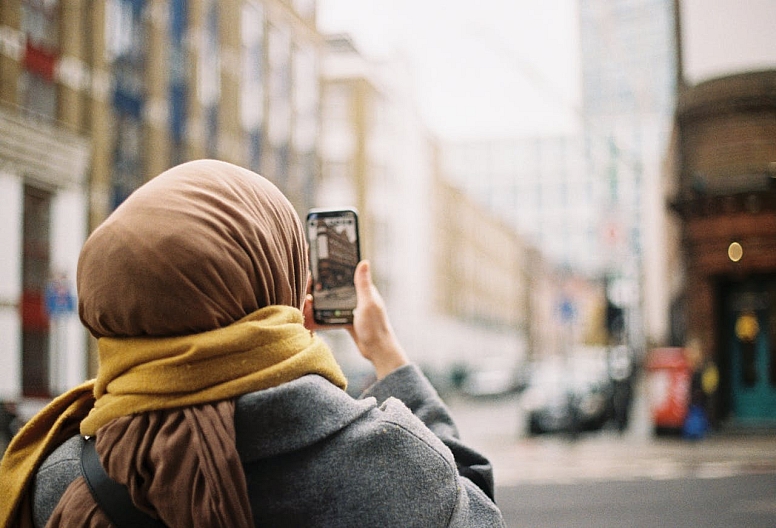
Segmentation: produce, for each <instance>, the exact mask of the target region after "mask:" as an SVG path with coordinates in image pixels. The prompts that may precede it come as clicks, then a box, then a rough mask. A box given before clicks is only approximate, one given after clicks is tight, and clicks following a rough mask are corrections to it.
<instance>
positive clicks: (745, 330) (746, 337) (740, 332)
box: [736, 312, 760, 343]
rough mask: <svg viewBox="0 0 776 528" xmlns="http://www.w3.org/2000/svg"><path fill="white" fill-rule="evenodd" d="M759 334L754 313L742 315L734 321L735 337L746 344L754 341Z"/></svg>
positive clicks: (758, 326) (758, 325)
mask: <svg viewBox="0 0 776 528" xmlns="http://www.w3.org/2000/svg"><path fill="white" fill-rule="evenodd" d="M759 332H760V324H759V323H758V322H757V316H756V315H755V314H754V312H746V313H742V314H741V315H739V316H738V319H736V337H738V339H740V340H741V341H746V342H748V343H750V342H752V341H754V340H755V338H756V337H757V334H758V333H759Z"/></svg>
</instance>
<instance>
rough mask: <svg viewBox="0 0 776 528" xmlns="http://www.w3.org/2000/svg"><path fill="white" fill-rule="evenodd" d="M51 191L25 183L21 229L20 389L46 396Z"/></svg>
mask: <svg viewBox="0 0 776 528" xmlns="http://www.w3.org/2000/svg"><path fill="white" fill-rule="evenodd" d="M50 217H51V195H50V194H49V193H48V192H46V191H43V190H40V189H37V188H34V187H30V186H25V188H24V212H23V219H22V222H23V228H22V229H23V231H22V392H23V394H24V396H31V397H47V396H50V388H49V322H48V316H47V314H46V310H45V291H46V283H47V282H48V278H49V271H50V270H49V268H50V258H49V224H50Z"/></svg>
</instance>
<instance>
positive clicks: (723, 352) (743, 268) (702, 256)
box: [671, 70, 776, 425]
mask: <svg viewBox="0 0 776 528" xmlns="http://www.w3.org/2000/svg"><path fill="white" fill-rule="evenodd" d="M676 117H677V131H678V143H677V151H676V154H675V155H676V157H677V164H676V165H677V173H676V178H677V180H676V181H677V188H676V193H675V194H674V195H673V197H672V202H671V203H672V206H673V207H674V209H675V210H676V212H677V213H678V215H679V216H680V218H681V221H682V233H683V249H684V259H685V266H686V271H685V288H684V290H683V296H682V297H681V299H680V300H681V302H680V303H679V306H681V307H682V314H683V317H682V320H683V327H684V328H683V329H684V338H685V340H686V341H687V342H691V341H695V342H697V343H699V345H700V347H701V349H702V351H703V353H704V357H705V359H707V360H710V361H712V362H713V363H714V364H716V365H717V368H718V370H719V372H720V379H719V386H718V389H717V391H716V392H715V393H714V398H713V405H712V408H711V409H712V412H713V417H714V419H715V420H717V421H729V422H733V423H737V424H743V425H751V424H758V423H763V422H765V423H771V424H773V423H776V142H774V137H776V70H766V71H756V72H746V73H740V74H735V75H730V76H725V77H720V78H716V79H711V80H707V81H704V82H701V83H699V84H697V85H695V86H688V87H686V88H684V89H683V90H682V91H681V93H680V98H679V106H678V109H677V114H676Z"/></svg>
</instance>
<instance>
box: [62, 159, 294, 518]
mask: <svg viewBox="0 0 776 528" xmlns="http://www.w3.org/2000/svg"><path fill="white" fill-rule="evenodd" d="M77 280H78V296H79V301H78V310H79V315H80V317H81V320H82V321H83V323H84V324H85V325H86V327H87V328H88V329H89V330H90V331H91V333H92V334H93V335H94V336H96V337H110V338H125V337H152V338H156V337H169V336H181V335H189V334H197V333H201V332H206V331H209V330H214V329H218V328H222V327H225V326H228V325H230V324H232V323H235V322H236V321H238V320H240V319H242V318H244V317H245V316H246V315H248V314H251V313H253V312H255V311H256V310H259V309H261V308H263V307H266V306H269V305H287V306H291V307H295V308H301V306H302V304H303V300H304V295H305V287H306V281H307V259H306V245H305V238H304V231H303V227H302V224H301V222H300V220H299V217H298V215H297V214H296V212H295V211H294V209H293V207H292V206H291V204H290V203H289V201H288V200H287V199H286V198H285V197H284V196H283V195H282V193H281V192H280V191H279V190H278V189H277V188H276V187H275V186H274V185H273V184H272V183H270V182H269V181H268V180H266V179H264V178H262V177H261V176H259V175H258V174H255V173H253V172H251V171H248V170H245V169H242V168H239V167H236V166H234V165H231V164H228V163H224V162H220V161H214V160H200V161H193V162H189V163H185V164H183V165H180V166H177V167H174V168H172V169H170V170H168V171H166V172H164V173H163V174H161V175H159V176H158V177H156V178H154V179H153V180H152V181H150V182H149V183H147V184H145V185H144V186H142V187H141V188H140V189H138V190H137V191H135V192H134V193H133V194H132V195H131V196H130V197H129V198H128V199H127V200H126V201H125V202H124V203H123V204H122V205H121V206H120V207H118V208H117V209H116V211H115V212H114V213H113V214H112V215H111V216H110V217H109V218H108V219H107V220H106V221H105V223H103V224H102V225H101V226H100V227H99V228H98V229H97V230H95V231H94V233H93V234H92V235H91V236H90V237H89V239H88V240H87V242H86V244H85V245H84V247H83V250H82V253H81V258H80V260H79V264H78V277H77ZM234 439H235V432H234V402H233V401H232V400H229V401H221V402H215V403H209V404H203V405H196V406H190V407H183V408H178V409H166V410H160V411H151V412H145V413H141V414H136V415H130V416H124V417H121V418H117V419H114V420H113V421H111V422H109V423H108V424H107V425H104V426H103V427H101V428H100V429H99V430H98V431H97V451H98V453H99V454H100V459H101V461H102V463H103V465H104V466H105V467H106V469H107V471H108V473H109V474H110V475H111V476H112V477H113V478H114V479H116V480H117V481H119V482H121V483H122V484H125V485H127V486H128V488H129V490H130V494H131V495H132V497H133V500H134V502H135V503H136V504H137V505H138V506H139V507H141V508H142V509H145V510H146V511H148V512H150V513H151V514H153V515H155V516H158V517H160V518H161V519H162V520H165V521H166V522H168V524H169V522H170V520H174V522H175V525H180V526H202V527H205V526H208V527H212V526H229V527H250V526H252V525H253V517H252V514H251V510H250V504H249V502H248V494H247V485H246V482H245V476H244V474H243V472H242V466H241V464H240V460H239V456H238V454H237V451H236V447H235V440H234ZM73 523H76V524H79V525H85V526H94V527H98V526H99V527H104V526H108V524H106V523H107V518H105V517H104V515H103V513H102V512H101V511H100V510H99V509H98V508H96V507H95V503H94V501H93V500H92V498H91V495H90V494H89V491H88V489H87V488H86V485H85V483H84V481H83V479H77V480H76V481H75V482H74V483H73V484H72V485H71V486H70V487H69V488H68V490H67V492H66V493H65V495H64V496H63V497H62V500H61V501H60V503H59V505H58V507H57V509H56V510H55V512H54V514H53V515H52V518H51V519H50V521H49V526H72V525H74V524H73Z"/></svg>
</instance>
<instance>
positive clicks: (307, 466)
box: [34, 365, 505, 528]
mask: <svg viewBox="0 0 776 528" xmlns="http://www.w3.org/2000/svg"><path fill="white" fill-rule="evenodd" d="M235 427H236V432H237V450H238V453H239V454H240V457H241V459H242V462H243V468H244V469H245V475H246V478H247V482H248V494H249V498H250V502H251V509H252V512H253V517H254V522H255V525H256V526H257V527H279V528H291V527H300V528H301V527H304V528H314V527H337V528H339V527H341V528H348V527H354V528H355V527H358V528H369V527H375V528H387V527H397V528H410V527H418V528H433V527H451V528H452V527H455V528H464V527H466V528H478V527H482V528H494V527H503V526H505V525H504V521H503V519H502V516H501V513H500V511H499V509H498V507H497V506H496V504H495V503H494V501H493V473H492V468H491V466H490V463H489V462H488V461H487V460H486V459H485V458H484V457H483V456H481V455H480V454H478V453H477V452H475V451H473V450H472V449H470V448H468V447H466V446H465V445H464V444H462V443H461V442H460V440H459V438H458V432H457V430H456V427H455V425H454V423H453V421H452V419H451V417H450V414H449V412H448V410H447V407H446V406H445V404H444V403H443V402H442V400H441V399H440V398H439V396H438V395H437V393H436V391H435V390H434V389H433V387H432V386H431V384H430V383H429V382H428V380H427V379H426V378H425V377H424V376H423V374H422V373H421V371H420V369H418V368H417V367H416V366H414V365H408V366H405V367H402V368H400V369H398V370H396V371H395V372H393V373H391V374H390V375H388V376H386V377H385V378H384V379H383V380H381V381H379V382H377V383H375V384H374V385H373V386H372V387H370V388H369V389H368V390H367V391H366V392H365V393H364V395H363V396H362V397H361V398H359V399H353V398H352V397H350V396H349V395H348V394H346V393H345V392H344V391H342V390H340V389H338V388H337V387H335V386H334V385H332V384H331V383H329V382H328V381H326V380H325V379H324V378H321V377H319V376H315V375H309V376H305V377H303V378H300V379H298V380H296V381H293V382H290V383H286V384H284V385H281V386H279V387H276V388H273V389H268V390H263V391H258V392H254V393H250V394H246V395H244V396H242V397H240V398H239V399H238V400H237V405H236V407H235ZM81 445H82V444H81V441H80V439H79V438H78V437H74V438H72V439H70V440H68V441H67V442H65V443H64V444H63V445H62V446H60V447H59V448H58V449H57V450H56V451H54V453H52V454H51V455H50V456H49V457H48V458H47V459H46V461H45V462H44V463H43V465H42V466H41V468H40V470H39V471H38V474H37V477H36V480H35V490H34V513H35V523H36V526H38V527H43V526H44V525H45V523H46V520H47V519H48V517H49V516H50V515H51V513H52V512H53V510H54V507H55V506H56V504H57V502H58V501H59V498H60V497H61V496H62V493H64V490H65V489H66V488H67V486H68V485H69V484H70V482H71V481H72V480H74V479H75V478H77V477H78V476H80V474H81V473H80V465H79V457H80V451H81Z"/></svg>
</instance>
